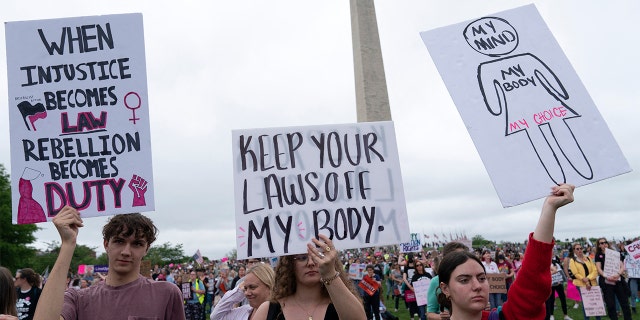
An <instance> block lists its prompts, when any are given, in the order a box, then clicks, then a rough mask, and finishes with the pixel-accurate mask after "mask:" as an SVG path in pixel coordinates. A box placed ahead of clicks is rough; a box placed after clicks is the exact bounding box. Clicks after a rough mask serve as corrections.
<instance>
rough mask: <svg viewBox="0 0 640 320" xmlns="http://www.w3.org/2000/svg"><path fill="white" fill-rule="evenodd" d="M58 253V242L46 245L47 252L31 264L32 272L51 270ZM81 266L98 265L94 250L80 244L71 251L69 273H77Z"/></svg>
mask: <svg viewBox="0 0 640 320" xmlns="http://www.w3.org/2000/svg"><path fill="white" fill-rule="evenodd" d="M59 253H60V242H58V241H53V242H49V243H47V250H46V251H45V252H44V253H43V254H41V255H39V256H38V257H37V258H36V259H35V261H34V263H33V268H34V270H36V271H37V272H41V271H42V270H45V269H46V268H47V267H49V270H51V268H52V267H53V264H54V263H55V262H56V258H57V257H58V254H59ZM81 264H88V265H96V264H99V263H98V259H96V248H93V247H89V246H85V245H82V244H79V245H77V246H76V249H75V250H74V251H73V258H71V267H70V270H69V271H71V272H72V273H76V272H78V266H79V265H81Z"/></svg>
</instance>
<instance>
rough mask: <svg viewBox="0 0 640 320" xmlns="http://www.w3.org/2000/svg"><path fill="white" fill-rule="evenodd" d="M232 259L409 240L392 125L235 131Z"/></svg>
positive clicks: (383, 123) (378, 123) (371, 123)
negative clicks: (318, 245) (325, 240)
mask: <svg viewBox="0 0 640 320" xmlns="http://www.w3.org/2000/svg"><path fill="white" fill-rule="evenodd" d="M232 146H233V159H234V189H235V210H236V236H237V248H238V258H240V259H245V258H248V257H264V256H274V255H290V254H298V253H306V252H307V243H309V242H310V240H311V238H314V237H317V236H318V235H319V234H324V235H326V236H328V237H330V238H331V239H332V241H333V243H334V245H335V247H336V248H338V249H348V248H362V247H372V246H382V245H395V244H398V242H405V241H408V240H409V239H408V237H409V223H408V219H407V212H406V206H405V200H404V191H403V186H402V179H401V175H400V164H399V159H398V150H397V146H396V139H395V132H394V127H393V123H392V122H389V121H387V122H363V123H358V124H341V125H326V126H309V127H288V128H267V129H247V130H234V131H233V133H232Z"/></svg>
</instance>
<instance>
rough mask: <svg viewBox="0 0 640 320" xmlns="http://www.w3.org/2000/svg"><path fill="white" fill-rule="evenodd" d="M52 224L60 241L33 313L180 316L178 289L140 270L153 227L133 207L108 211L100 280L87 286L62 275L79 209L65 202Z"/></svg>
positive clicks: (68, 260) (154, 231)
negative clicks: (110, 214) (104, 272)
mask: <svg viewBox="0 0 640 320" xmlns="http://www.w3.org/2000/svg"><path fill="white" fill-rule="evenodd" d="M53 224H54V225H55V227H56V229H58V233H59V234H60V239H61V240H62V244H61V245H60V253H59V255H58V258H57V260H56V263H55V264H54V266H53V269H52V270H51V273H50V274H49V278H48V279H47V285H46V286H45V287H44V289H43V292H42V295H41V297H40V301H39V303H38V306H37V309H36V314H35V319H44V320H48V319H50V320H54V319H55V320H58V319H64V320H75V319H179V320H180V319H185V315H184V308H183V302H182V294H181V292H180V290H179V289H178V287H177V286H175V285H174V284H172V283H169V282H166V281H157V282H156V281H153V280H152V279H147V278H145V277H143V276H142V275H141V274H140V264H141V262H142V258H143V257H144V256H145V255H146V254H147V252H148V250H149V247H150V246H151V244H152V243H153V242H154V241H155V240H156V234H157V232H158V229H157V228H156V226H155V225H154V224H153V222H152V221H151V219H149V218H148V217H146V216H144V215H141V214H139V213H131V214H119V215H116V216H113V217H112V218H111V219H110V220H109V222H108V223H107V224H106V225H105V226H104V228H103V229H102V236H103V245H104V249H105V251H106V253H107V256H108V258H109V271H108V273H107V277H106V280H105V281H103V282H100V283H99V284H97V285H93V286H91V287H89V288H87V289H83V290H77V289H73V288H72V289H67V286H66V276H67V272H68V270H69V266H70V265H71V258H72V257H73V251H74V250H75V247H76V239H77V237H78V230H79V228H81V227H82V226H83V222H82V218H80V213H79V212H78V211H77V210H76V209H74V208H72V207H70V206H65V207H64V208H63V209H62V210H61V211H60V212H59V213H58V214H57V215H56V217H55V218H53Z"/></svg>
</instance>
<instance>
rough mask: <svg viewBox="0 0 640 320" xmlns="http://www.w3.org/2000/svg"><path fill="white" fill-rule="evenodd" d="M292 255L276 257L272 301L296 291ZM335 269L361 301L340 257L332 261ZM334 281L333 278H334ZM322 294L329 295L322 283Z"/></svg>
mask: <svg viewBox="0 0 640 320" xmlns="http://www.w3.org/2000/svg"><path fill="white" fill-rule="evenodd" d="M293 257H294V255H289V256H282V257H280V258H279V259H278V264H277V265H276V270H275V271H276V282H275V284H274V286H273V288H272V290H271V298H270V300H271V301H272V302H278V300H280V299H282V298H284V297H288V296H291V295H293V294H294V293H295V292H296V288H297V287H296V286H297V285H296V275H295V274H296V273H295V262H296V260H295V259H293ZM334 267H335V269H336V270H337V271H338V273H339V274H340V275H339V276H338V277H339V278H340V280H342V282H343V283H344V284H345V285H346V286H347V288H348V289H349V291H351V293H352V294H353V295H354V296H356V297H357V298H358V299H359V300H361V301H360V302H362V298H361V297H360V294H359V293H358V291H356V287H355V285H354V284H353V281H352V280H351V279H349V275H348V274H347V273H346V272H345V271H344V266H343V265H342V262H340V259H336V260H335V263H334ZM334 281H335V280H334ZM322 296H324V297H329V292H327V288H325V287H324V285H322Z"/></svg>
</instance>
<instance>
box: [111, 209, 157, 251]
mask: <svg viewBox="0 0 640 320" xmlns="http://www.w3.org/2000/svg"><path fill="white" fill-rule="evenodd" d="M131 235H134V237H136V238H144V239H145V240H147V248H149V247H151V244H152V243H153V242H154V241H156V236H157V235H158V228H156V226H155V225H154V224H153V221H151V219H149V218H148V217H147V216H145V215H142V214H140V213H127V214H118V215H115V216H113V217H111V219H109V222H108V223H107V224H105V225H104V227H103V228H102V238H103V239H104V241H109V240H110V239H111V238H113V237H115V236H123V237H129V236H131Z"/></svg>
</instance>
